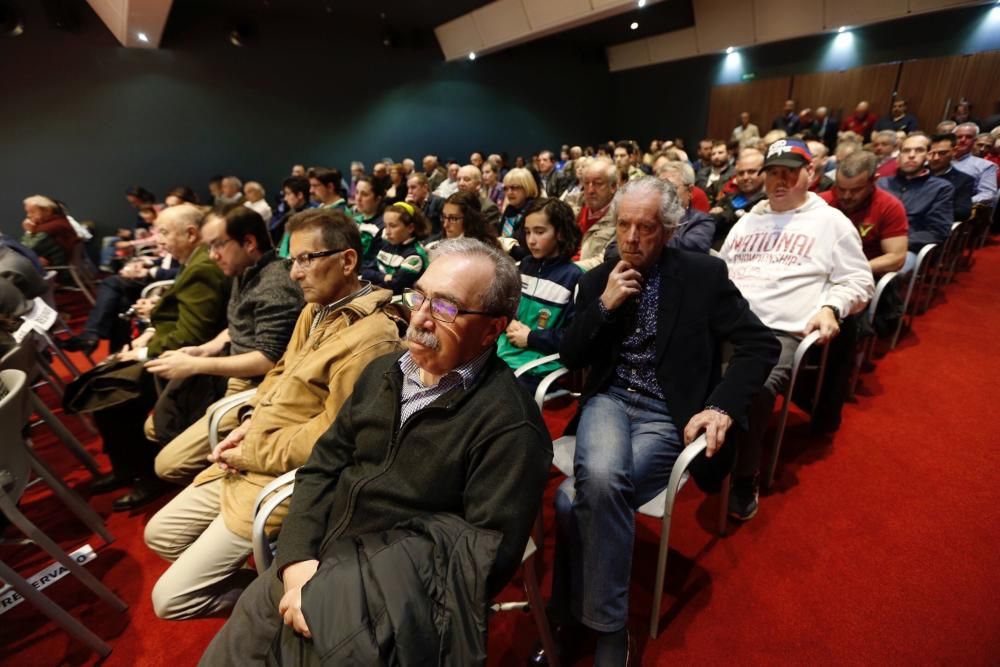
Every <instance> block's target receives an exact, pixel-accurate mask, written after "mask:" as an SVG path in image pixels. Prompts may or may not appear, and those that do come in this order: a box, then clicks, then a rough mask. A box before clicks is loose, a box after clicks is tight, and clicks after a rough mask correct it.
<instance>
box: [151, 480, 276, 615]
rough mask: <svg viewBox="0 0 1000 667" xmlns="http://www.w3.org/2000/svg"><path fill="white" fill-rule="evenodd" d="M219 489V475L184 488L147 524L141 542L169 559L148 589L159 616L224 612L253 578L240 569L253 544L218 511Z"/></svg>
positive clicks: (247, 570) (251, 571) (231, 605)
mask: <svg viewBox="0 0 1000 667" xmlns="http://www.w3.org/2000/svg"><path fill="white" fill-rule="evenodd" d="M221 491H222V478H219V479H217V480H214V481H212V482H209V483H207V484H202V485H201V486H188V487H187V488H185V489H184V490H183V491H181V492H180V494H178V495H177V496H176V497H175V498H174V499H173V500H171V501H170V502H169V503H167V505H166V506H164V507H163V509H161V510H160V511H159V512H157V513H156V514H155V515H154V516H153V518H152V519H150V521H149V523H148V524H146V533H145V540H146V545H147V546H148V547H149V548H150V549H152V550H153V551H155V552H156V553H157V554H159V555H160V556H162V557H163V558H165V559H167V560H169V561H173V564H172V565H171V566H170V567H169V568H168V569H167V571H166V572H164V573H163V575H162V576H161V577H160V578H159V580H158V581H157V582H156V585H155V586H154V587H153V610H154V611H155V612H156V615H157V616H159V617H160V618H165V619H183V618H197V617H202V616H215V615H220V614H224V613H226V612H228V611H229V610H230V609H232V607H233V605H234V604H236V600H237V599H238V598H239V596H240V594H241V593H242V592H243V589H245V588H246V587H247V586H248V585H249V584H250V582H251V581H253V580H254V578H255V577H256V572H254V571H253V570H249V569H246V568H245V567H243V566H244V564H245V563H246V560H247V557H249V556H250V554H251V553H252V552H253V544H252V543H251V542H250V540H248V539H245V538H243V537H241V536H239V535H236V534H235V533H233V532H232V531H230V530H229V529H228V528H226V524H225V522H224V521H223V520H222V515H220V514H219V506H220V501H219V497H220V494H221Z"/></svg>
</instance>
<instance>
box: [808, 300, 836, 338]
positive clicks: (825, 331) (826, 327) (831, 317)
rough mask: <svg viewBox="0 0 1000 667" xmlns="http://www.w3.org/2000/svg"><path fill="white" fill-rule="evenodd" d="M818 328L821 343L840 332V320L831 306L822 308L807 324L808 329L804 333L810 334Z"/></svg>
mask: <svg viewBox="0 0 1000 667" xmlns="http://www.w3.org/2000/svg"><path fill="white" fill-rule="evenodd" d="M817 329H818V330H819V342H820V343H825V342H827V341H829V340H830V339H831V338H833V337H834V336H836V335H837V334H839V333H840V322H838V321H837V314H836V313H835V312H834V311H833V309H832V308H831V307H830V306H823V307H822V308H820V309H819V311H818V312H817V313H816V314H815V315H813V316H812V319H811V320H809V322H808V323H807V324H806V329H805V331H803V332H802V334H803V335H805V336H808V335H809V334H811V333H812V332H813V331H816V330H817Z"/></svg>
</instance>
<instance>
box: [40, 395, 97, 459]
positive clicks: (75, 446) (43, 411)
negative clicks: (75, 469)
mask: <svg viewBox="0 0 1000 667" xmlns="http://www.w3.org/2000/svg"><path fill="white" fill-rule="evenodd" d="M31 407H32V409H33V410H34V411H35V412H37V413H38V415H39V416H40V417H41V418H42V419H43V420H44V421H45V423H46V424H47V425H48V427H49V428H51V429H52V430H53V431H54V432H55V434H56V436H57V437H58V438H59V439H60V440H62V442H63V444H64V445H66V447H67V448H69V451H71V452H72V453H73V456H75V457H76V458H77V459H79V461H80V463H82V464H83V465H84V467H85V468H86V469H87V470H89V471H90V474H92V475H93V476H94V477H98V476H99V475H100V474H101V470H100V468H98V467H97V461H95V460H94V457H93V456H91V455H90V453H89V452H88V451H87V450H86V449H84V448H83V445H82V444H80V441H79V440H77V439H76V438H75V437H73V434H72V433H70V432H69V429H68V428H66V426H65V425H64V424H63V423H62V422H61V421H59V418H58V417H56V416H55V415H54V414H52V411H51V410H49V409H48V408H47V407H45V404H44V403H42V401H41V399H40V398H38V396H36V395H35V392H31Z"/></svg>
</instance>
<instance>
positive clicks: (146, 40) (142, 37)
mask: <svg viewBox="0 0 1000 667" xmlns="http://www.w3.org/2000/svg"><path fill="white" fill-rule="evenodd" d="M136 37H138V38H139V41H140V42H143V43H145V44H149V37H147V36H146V33H144V32H140V33H139V34H138V35H136Z"/></svg>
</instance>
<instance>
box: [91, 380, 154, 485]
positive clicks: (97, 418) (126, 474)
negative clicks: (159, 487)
mask: <svg viewBox="0 0 1000 667" xmlns="http://www.w3.org/2000/svg"><path fill="white" fill-rule="evenodd" d="M139 384H140V388H141V394H140V395H139V396H138V397H137V398H133V399H131V400H128V401H125V402H124V403H120V404H118V405H115V406H113V407H110V408H104V409H103V410H97V411H96V412H94V413H93V416H94V423H95V424H96V425H97V430H98V431H100V433H101V439H102V440H103V441H104V453H106V454H107V455H108V458H109V459H111V469H112V471H113V472H114V474H115V476H117V477H121V478H123V479H155V478H156V471H155V469H154V467H153V461H154V460H155V459H156V454H157V452H158V451H159V446H158V445H157V444H156V443H154V442H150V441H149V440H147V439H146V435H145V433H144V431H143V425H144V424H145V422H146V416H147V415H148V414H149V411H150V410H152V409H153V406H154V405H155V404H156V398H157V388H156V378H155V376H153V375H152V374H151V373H147V372H145V371H143V373H142V375H140V376H139Z"/></svg>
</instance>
